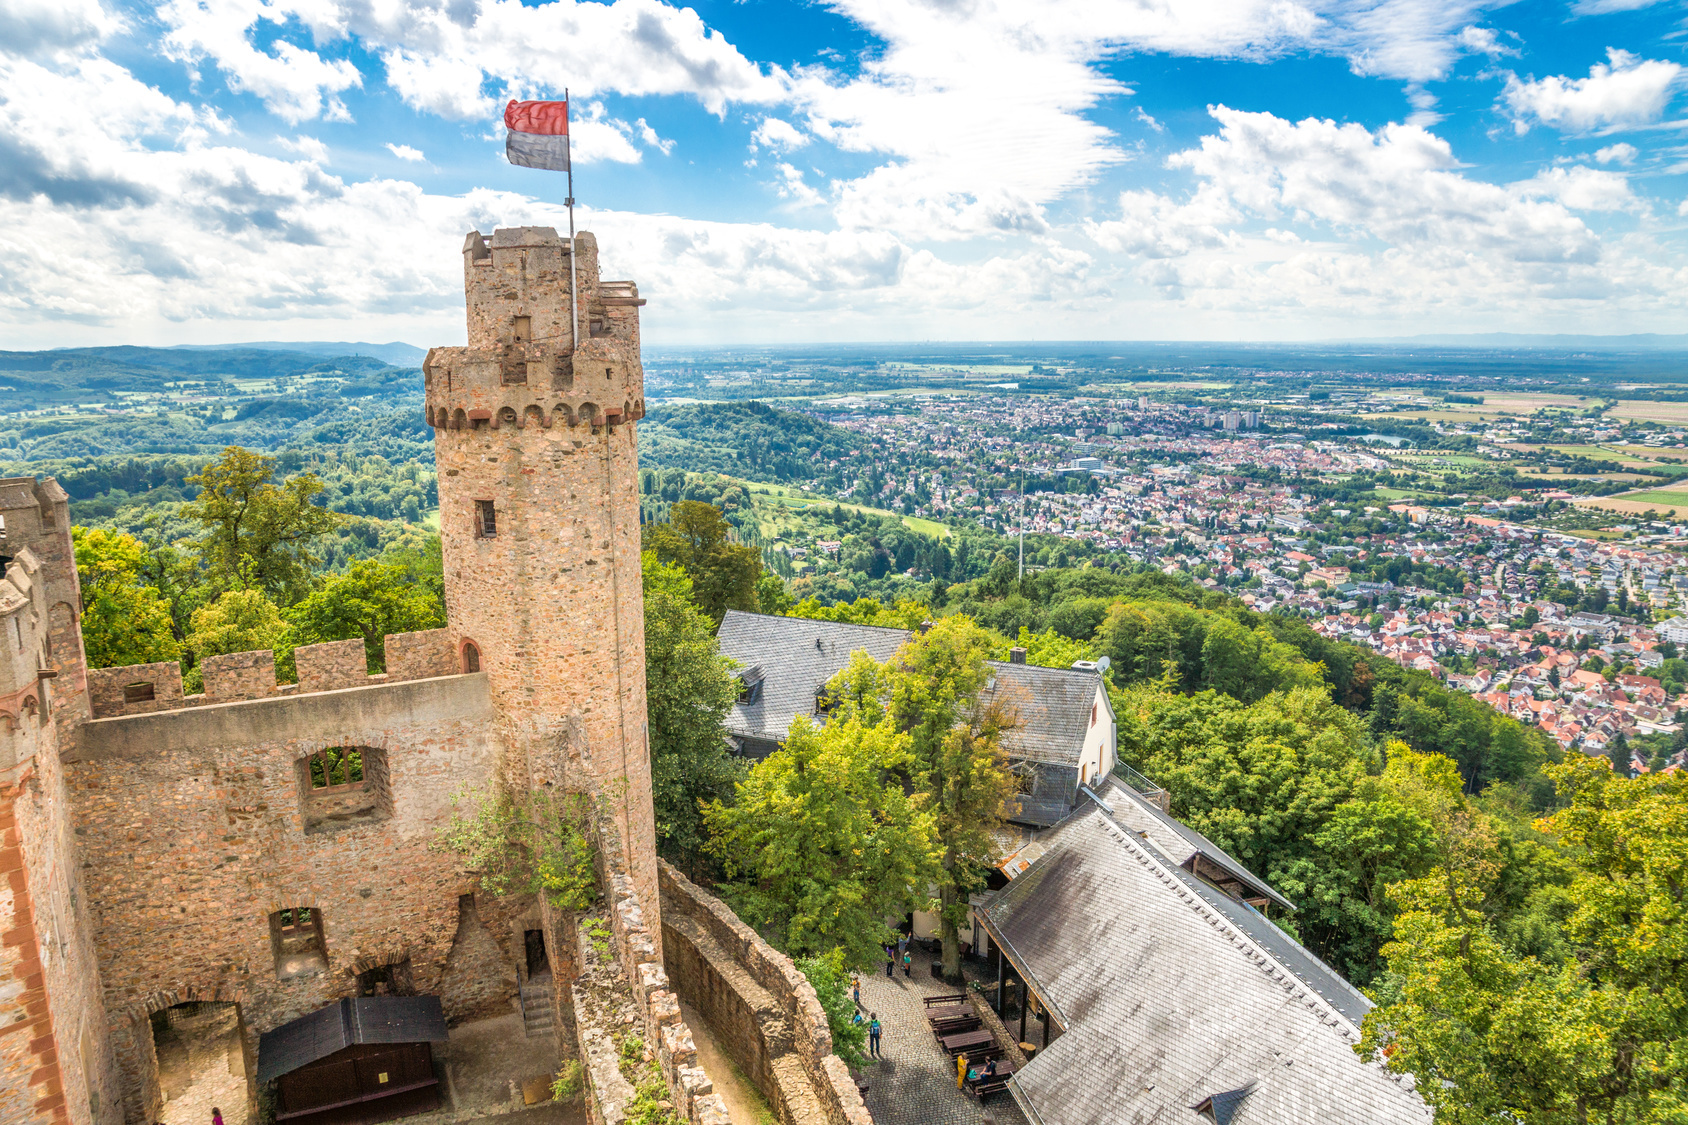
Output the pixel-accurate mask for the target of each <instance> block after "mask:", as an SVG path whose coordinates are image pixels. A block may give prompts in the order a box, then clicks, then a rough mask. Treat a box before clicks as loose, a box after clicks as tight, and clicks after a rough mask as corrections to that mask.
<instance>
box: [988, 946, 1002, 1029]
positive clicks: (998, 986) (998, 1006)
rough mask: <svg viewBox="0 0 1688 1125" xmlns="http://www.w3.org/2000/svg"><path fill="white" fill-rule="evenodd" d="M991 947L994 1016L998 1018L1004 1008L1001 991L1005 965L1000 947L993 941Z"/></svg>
mask: <svg viewBox="0 0 1688 1125" xmlns="http://www.w3.org/2000/svg"><path fill="white" fill-rule="evenodd" d="M991 945H993V946H995V947H996V1014H997V1016H998V1018H1000V1017H1001V1016H1002V1013H1003V1011H1004V1007H1003V1003H1002V990H1003V976H1004V969H1005V965H1004V959H1003V956H1002V946H1000V945H997V943H996V942H994V941H993V942H991Z"/></svg>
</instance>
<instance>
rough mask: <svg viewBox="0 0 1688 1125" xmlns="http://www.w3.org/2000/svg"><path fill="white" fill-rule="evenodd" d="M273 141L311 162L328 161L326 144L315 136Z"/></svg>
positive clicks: (279, 138)
mask: <svg viewBox="0 0 1688 1125" xmlns="http://www.w3.org/2000/svg"><path fill="white" fill-rule="evenodd" d="M275 141H276V144H278V145H280V146H281V147H282V148H284V149H286V150H287V151H288V152H296V153H298V154H299V155H300V156H303V157H304V158H305V159H306V160H309V161H311V162H312V163H315V164H327V163H328V146H327V145H325V144H323V143H322V142H321V141H319V140H317V139H316V138H315V137H305V136H299V137H293V138H292V139H289V138H287V137H277V138H276V139H275ZM388 147H389V148H390V147H392V146H390V145H389V146H388ZM411 151H412V152H415V151H416V150H415V149H412V150H411ZM418 155H420V154H418Z"/></svg>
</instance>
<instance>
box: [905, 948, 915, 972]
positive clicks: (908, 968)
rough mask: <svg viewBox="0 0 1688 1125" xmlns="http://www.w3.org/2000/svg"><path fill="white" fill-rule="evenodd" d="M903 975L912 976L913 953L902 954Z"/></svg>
mask: <svg viewBox="0 0 1688 1125" xmlns="http://www.w3.org/2000/svg"><path fill="white" fill-rule="evenodd" d="M903 976H905V977H913V976H914V954H912V953H904V954H903Z"/></svg>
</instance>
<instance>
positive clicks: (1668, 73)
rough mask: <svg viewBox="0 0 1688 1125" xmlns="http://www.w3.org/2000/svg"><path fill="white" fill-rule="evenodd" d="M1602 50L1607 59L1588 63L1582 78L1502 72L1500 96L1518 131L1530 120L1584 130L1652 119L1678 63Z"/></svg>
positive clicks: (1662, 107)
mask: <svg viewBox="0 0 1688 1125" xmlns="http://www.w3.org/2000/svg"><path fill="white" fill-rule="evenodd" d="M1606 56H1607V58H1608V60H1609V63H1596V64H1594V66H1592V67H1590V68H1589V72H1588V77H1587V78H1565V77H1563V76H1560V75H1550V76H1548V77H1546V78H1543V79H1540V80H1539V81H1526V80H1524V79H1521V78H1519V77H1518V76H1517V75H1516V74H1508V75H1507V76H1506V89H1505V90H1503V91H1502V92H1501V102H1502V103H1503V104H1504V105H1505V107H1506V109H1507V110H1508V111H1509V112H1510V113H1511V115H1512V119H1513V123H1514V126H1515V128H1516V129H1517V130H1518V132H1520V133H1524V132H1527V131H1528V130H1529V128H1530V125H1531V124H1532V123H1539V124H1542V125H1546V126H1549V127H1550V128H1554V129H1559V130H1562V131H1564V132H1571V133H1586V132H1592V131H1594V130H1597V129H1612V128H1623V127H1626V126H1636V125H1645V124H1647V123H1648V122H1651V121H1656V120H1658V119H1659V117H1661V116H1662V115H1663V114H1664V111H1665V106H1666V105H1667V104H1668V103H1669V101H1670V97H1671V92H1672V90H1673V88H1674V87H1675V86H1676V85H1677V83H1678V81H1679V80H1680V79H1681V77H1682V67H1681V66H1680V65H1678V64H1677V63H1673V62H1668V61H1665V60H1662V59H1643V58H1641V57H1640V56H1639V55H1634V54H1631V53H1630V52H1628V51H1620V50H1618V49H1617V48H1615V47H1612V48H1608V49H1607V51H1606Z"/></svg>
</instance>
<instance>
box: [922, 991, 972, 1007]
mask: <svg viewBox="0 0 1688 1125" xmlns="http://www.w3.org/2000/svg"><path fill="white" fill-rule="evenodd" d="M921 999H922V1000H923V1001H924V1002H925V1004H926V1006H927V1007H928V1008H948V1007H952V1006H954V1005H956V1004H965V1003H967V993H965V992H946V993H944V994H943V995H941V996H923V997H921Z"/></svg>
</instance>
